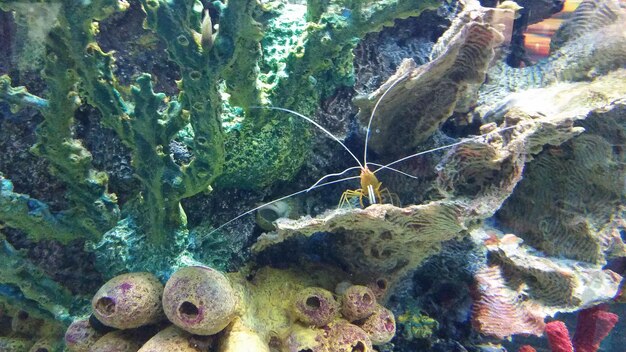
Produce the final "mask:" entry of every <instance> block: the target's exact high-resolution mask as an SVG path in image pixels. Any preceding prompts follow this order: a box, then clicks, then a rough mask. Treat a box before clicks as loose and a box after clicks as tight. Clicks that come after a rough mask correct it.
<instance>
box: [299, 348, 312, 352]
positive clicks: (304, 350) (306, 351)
mask: <svg viewBox="0 0 626 352" xmlns="http://www.w3.org/2000/svg"><path fill="white" fill-rule="evenodd" d="M298 352H313V350H312V349H310V348H305V349H302V350H298Z"/></svg>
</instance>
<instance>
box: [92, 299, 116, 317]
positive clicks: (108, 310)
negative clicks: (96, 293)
mask: <svg viewBox="0 0 626 352" xmlns="http://www.w3.org/2000/svg"><path fill="white" fill-rule="evenodd" d="M96 310H97V311H98V313H100V314H102V315H104V316H109V315H111V314H113V313H115V302H114V301H113V299H111V297H101V298H100V299H98V301H97V302H96Z"/></svg>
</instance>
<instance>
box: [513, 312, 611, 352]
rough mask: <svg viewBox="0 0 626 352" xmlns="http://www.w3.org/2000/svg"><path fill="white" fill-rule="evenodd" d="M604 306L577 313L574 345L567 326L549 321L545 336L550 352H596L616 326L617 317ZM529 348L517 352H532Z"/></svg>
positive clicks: (525, 346) (526, 346)
mask: <svg viewBox="0 0 626 352" xmlns="http://www.w3.org/2000/svg"><path fill="white" fill-rule="evenodd" d="M606 309H607V308H606V305H599V306H595V307H592V308H588V309H583V310H581V311H580V313H578V323H577V324H576V334H574V340H573V342H574V344H573V346H572V341H570V337H569V332H568V331H567V326H565V324H564V323H563V322H562V321H558V320H555V321H551V322H549V323H548V324H546V329H545V331H544V332H545V334H546V336H547V337H548V342H549V344H550V350H551V351H552V352H573V351H576V352H597V351H598V348H600V343H601V342H602V340H604V338H605V337H607V336H608V335H609V333H610V332H611V330H613V328H614V327H615V324H617V321H618V320H619V317H618V316H617V315H616V314H613V313H611V312H609V311H607V310H606ZM534 351H535V349H534V348H532V347H531V346H528V345H524V346H522V347H520V349H519V351H518V352H534Z"/></svg>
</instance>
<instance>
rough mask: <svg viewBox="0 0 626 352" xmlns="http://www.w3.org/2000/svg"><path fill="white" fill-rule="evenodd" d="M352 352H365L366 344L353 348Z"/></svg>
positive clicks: (360, 343)
mask: <svg viewBox="0 0 626 352" xmlns="http://www.w3.org/2000/svg"><path fill="white" fill-rule="evenodd" d="M352 352H365V344H364V343H363V342H361V341H359V342H357V343H356V345H354V346H352Z"/></svg>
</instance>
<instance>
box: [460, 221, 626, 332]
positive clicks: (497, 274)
mask: <svg viewBox="0 0 626 352" xmlns="http://www.w3.org/2000/svg"><path fill="white" fill-rule="evenodd" d="M489 231H490V232H491V233H492V236H493V233H494V231H493V230H489ZM484 234H485V233H484V230H482V229H480V230H477V231H475V232H474V233H473V234H472V235H473V236H475V237H481V236H484ZM522 242H523V241H522V239H521V238H519V237H517V236H515V235H511V234H509V235H505V236H502V237H501V238H500V239H495V240H494V239H490V240H489V242H488V244H487V250H488V251H489V254H490V256H489V257H490V263H489V265H488V266H487V267H485V268H483V269H481V270H480V271H479V272H478V273H477V274H476V276H475V279H476V283H475V288H474V296H475V297H474V298H475V302H474V305H473V312H472V323H473V326H474V328H475V329H476V330H478V331H479V332H481V333H483V334H487V335H491V336H495V337H498V338H506V337H509V336H512V335H514V334H532V335H537V336H541V335H542V334H543V331H544V327H545V324H544V318H545V317H547V316H554V315H555V314H556V313H557V312H573V311H577V310H579V309H582V308H585V307H590V306H593V305H595V304H598V303H600V302H605V301H608V300H610V299H612V298H613V296H615V294H616V293H617V292H618V288H619V284H620V281H621V279H622V277H621V276H620V275H618V274H616V273H615V272H613V271H611V270H603V269H602V267H600V266H597V265H593V264H585V263H581V262H577V261H573V260H567V259H561V258H556V257H545V256H543V255H542V254H541V253H539V252H537V251H535V250H533V249H532V248H530V247H528V246H526V245H523V244H522Z"/></svg>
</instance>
